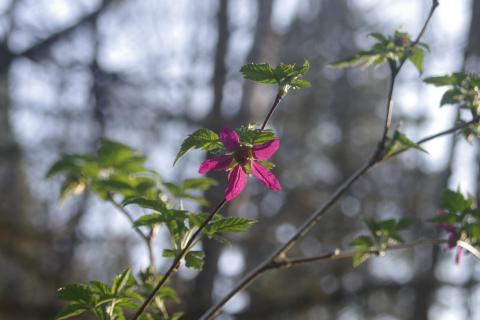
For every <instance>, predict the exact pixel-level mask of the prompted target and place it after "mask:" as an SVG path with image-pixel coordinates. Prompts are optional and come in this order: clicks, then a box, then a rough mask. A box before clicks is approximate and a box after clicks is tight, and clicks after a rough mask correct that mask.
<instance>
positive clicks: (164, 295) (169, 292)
mask: <svg viewBox="0 0 480 320" xmlns="http://www.w3.org/2000/svg"><path fill="white" fill-rule="evenodd" d="M157 295H158V296H159V297H160V299H162V300H172V301H174V302H176V303H180V299H179V298H178V295H177V293H176V292H175V290H173V289H172V288H169V287H162V288H160V290H158V294H157Z"/></svg>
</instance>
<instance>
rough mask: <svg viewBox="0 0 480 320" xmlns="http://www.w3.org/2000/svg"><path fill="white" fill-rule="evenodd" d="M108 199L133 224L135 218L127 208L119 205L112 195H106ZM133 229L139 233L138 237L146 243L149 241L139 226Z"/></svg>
mask: <svg viewBox="0 0 480 320" xmlns="http://www.w3.org/2000/svg"><path fill="white" fill-rule="evenodd" d="M108 201H109V202H110V203H111V204H113V206H114V207H115V208H117V209H118V211H120V212H121V213H122V214H123V215H124V216H125V217H126V218H127V219H128V221H130V222H131V223H132V225H133V223H134V222H135V219H134V218H133V217H132V215H131V214H130V213H129V212H128V211H127V210H125V208H124V207H123V206H122V205H120V204H119V203H117V202H116V201H115V200H114V199H113V197H112V196H111V195H108ZM133 229H134V230H135V232H136V233H138V235H139V236H140V237H142V239H143V240H145V241H146V242H147V244H148V243H149V242H150V239H149V236H148V235H146V234H145V233H143V231H142V230H140V228H138V227H133Z"/></svg>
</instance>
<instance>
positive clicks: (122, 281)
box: [112, 268, 132, 295]
mask: <svg viewBox="0 0 480 320" xmlns="http://www.w3.org/2000/svg"><path fill="white" fill-rule="evenodd" d="M131 275H132V270H131V269H130V268H127V269H125V270H123V271H122V272H121V273H120V274H119V275H117V276H115V278H114V279H113V283H112V293H113V294H115V295H116V294H118V292H120V291H121V290H123V289H124V288H125V286H126V285H127V283H128V281H129V280H130V277H131Z"/></svg>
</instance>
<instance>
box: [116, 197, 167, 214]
mask: <svg viewBox="0 0 480 320" xmlns="http://www.w3.org/2000/svg"><path fill="white" fill-rule="evenodd" d="M130 204H136V205H138V206H140V207H142V208H145V209H152V210H155V211H158V212H163V211H165V210H167V204H166V203H165V202H164V201H163V200H160V199H156V200H152V199H146V198H144V197H132V198H127V199H125V200H124V201H123V202H122V206H124V207H125V206H128V205H130Z"/></svg>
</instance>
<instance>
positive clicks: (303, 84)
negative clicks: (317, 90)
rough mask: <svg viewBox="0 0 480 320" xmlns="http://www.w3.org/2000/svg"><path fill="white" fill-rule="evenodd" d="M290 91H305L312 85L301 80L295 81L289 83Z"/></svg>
mask: <svg viewBox="0 0 480 320" xmlns="http://www.w3.org/2000/svg"><path fill="white" fill-rule="evenodd" d="M290 86H291V87H292V89H306V88H310V87H311V86H312V84H311V83H310V81H307V80H303V79H295V80H293V81H292V82H291V83H290Z"/></svg>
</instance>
